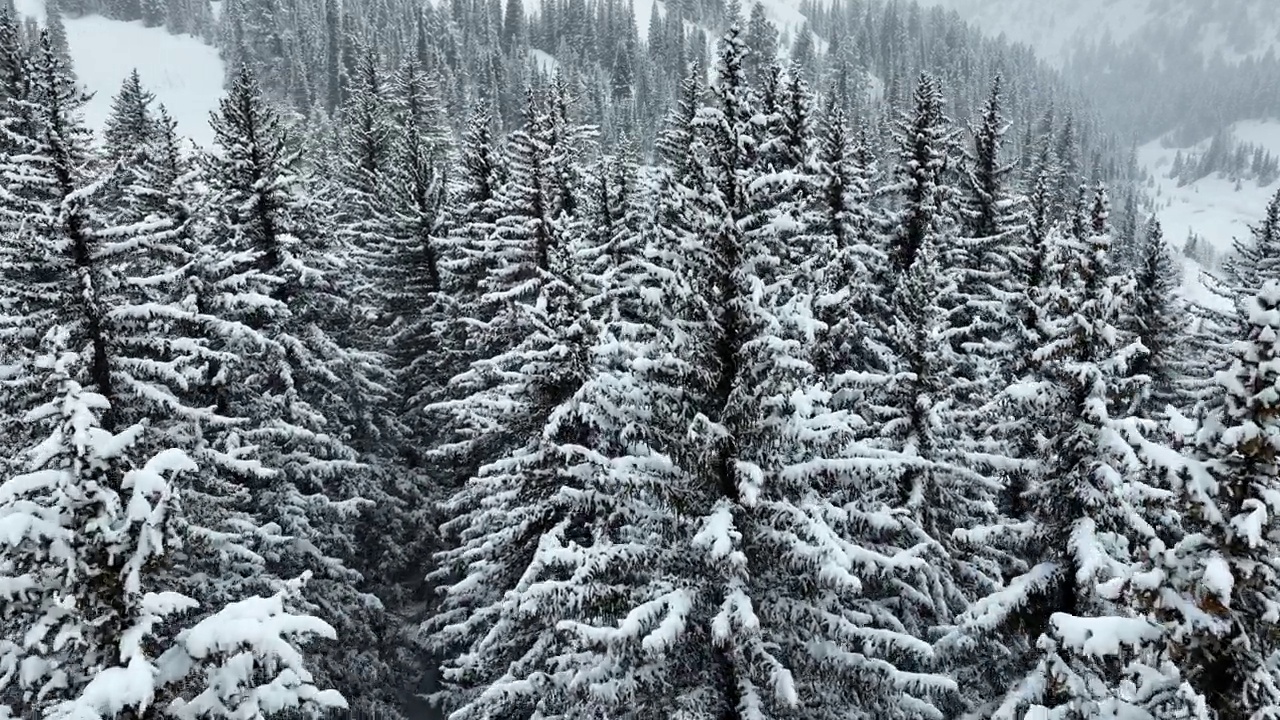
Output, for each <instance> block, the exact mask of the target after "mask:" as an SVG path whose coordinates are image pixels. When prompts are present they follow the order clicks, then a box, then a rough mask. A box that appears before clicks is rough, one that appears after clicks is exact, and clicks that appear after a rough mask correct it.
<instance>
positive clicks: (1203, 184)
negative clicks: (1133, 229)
mask: <svg viewBox="0 0 1280 720" xmlns="http://www.w3.org/2000/svg"><path fill="white" fill-rule="evenodd" d="M1232 132H1233V133H1234V135H1235V137H1236V139H1237V140H1239V141H1241V142H1248V143H1253V144H1255V145H1260V146H1262V147H1263V148H1265V149H1266V150H1268V151H1270V152H1271V153H1272V154H1274V155H1280V121H1260V120H1251V121H1245V122H1239V123H1236V124H1235V125H1234V126H1232ZM1207 144H1208V141H1207V140H1206V141H1205V142H1204V143H1201V145H1200V146H1197V148H1195V150H1199V151H1203V150H1204V149H1205V147H1206V146H1207ZM1178 150H1179V148H1170V147H1164V145H1163V144H1162V143H1161V142H1160V141H1158V140H1157V141H1154V142H1150V143H1147V144H1146V145H1143V146H1142V147H1140V148H1138V163H1139V164H1140V165H1141V166H1142V167H1143V168H1145V169H1146V170H1147V172H1148V173H1150V174H1151V176H1152V177H1153V178H1154V180H1153V184H1152V186H1151V187H1149V188H1148V190H1149V192H1150V194H1151V196H1152V198H1153V200H1154V201H1155V203H1156V215H1157V217H1159V219H1160V224H1161V225H1162V226H1163V227H1164V235H1165V238H1166V239H1168V241H1169V243H1170V245H1171V246H1172V247H1173V250H1174V255H1175V257H1177V258H1182V255H1181V250H1182V245H1183V243H1184V242H1185V241H1186V239H1187V236H1188V235H1190V234H1191V233H1195V234H1196V235H1199V236H1200V237H1202V238H1204V239H1205V240H1206V241H1207V242H1208V243H1209V245H1210V246H1211V247H1213V249H1214V252H1215V253H1217V255H1218V257H1219V258H1221V257H1223V256H1225V255H1227V254H1228V253H1230V252H1231V251H1232V247H1233V245H1234V241H1235V240H1236V239H1237V238H1247V237H1248V236H1249V226H1250V225H1253V224H1256V223H1257V222H1258V221H1259V220H1261V219H1262V215H1263V213H1264V212H1265V211H1266V207H1267V203H1268V202H1269V201H1270V200H1271V198H1272V197H1273V196H1274V195H1275V194H1276V191H1277V190H1278V189H1280V182H1277V183H1273V184H1271V185H1267V186H1259V185H1258V183H1257V182H1255V181H1249V180H1246V181H1243V182H1242V183H1240V187H1239V189H1237V188H1236V184H1235V183H1234V182H1233V181H1231V180H1229V179H1227V178H1226V177H1224V176H1223V175H1222V174H1220V173H1215V174H1213V175H1210V176H1208V177H1204V178H1201V179H1200V180H1197V181H1196V182H1193V183H1189V184H1187V185H1185V186H1183V187H1178V181H1177V180H1176V179H1174V178H1170V177H1169V170H1170V168H1172V166H1173V160H1174V157H1176V156H1177V154H1178ZM1182 150H1183V151H1184V153H1185V152H1186V151H1187V150H1188V149H1187V148H1183V149H1182ZM1201 272H1202V271H1201V269H1200V267H1199V266H1198V265H1196V264H1195V263H1191V262H1188V263H1186V276H1185V278H1184V283H1183V289H1184V294H1185V295H1186V296H1187V297H1188V298H1189V299H1191V300H1193V301H1195V302H1197V303H1200V304H1202V305H1208V306H1210V307H1215V308H1220V309H1229V308H1224V307H1223V301H1222V299H1221V298H1219V297H1217V296H1216V295H1213V294H1212V293H1210V292H1209V291H1208V290H1207V289H1206V288H1205V287H1204V285H1203V283H1202V282H1201V280H1200V276H1201Z"/></svg>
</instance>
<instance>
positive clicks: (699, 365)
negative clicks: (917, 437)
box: [670, 27, 947, 718]
mask: <svg viewBox="0 0 1280 720" xmlns="http://www.w3.org/2000/svg"><path fill="white" fill-rule="evenodd" d="M745 55H746V49H745V47H744V45H743V43H742V38H741V35H740V33H739V31H738V30H737V28H736V27H734V28H731V29H730V30H729V32H728V33H727V34H726V36H725V37H724V38H722V40H721V43H720V49H719V60H718V64H717V73H716V78H715V82H714V84H713V86H712V92H711V97H712V103H711V104H710V105H709V106H707V107H703V108H702V109H701V110H699V111H698V113H697V115H696V117H695V121H694V126H693V128H694V132H693V133H692V135H691V137H692V138H693V139H694V141H693V142H692V143H691V144H690V147H691V148H693V149H694V150H695V154H694V155H693V156H692V157H691V158H687V159H685V160H683V161H678V162H680V163H689V164H693V163H697V161H698V159H699V155H701V157H702V158H703V160H702V162H701V163H700V165H702V166H703V167H704V168H705V170H704V171H705V172H706V173H707V174H706V175H705V176H703V177H705V178H706V182H705V183H704V184H703V187H704V189H703V190H702V192H701V193H700V194H699V195H698V196H697V197H696V203H697V205H696V206H695V207H696V211H695V212H696V214H692V213H691V215H692V217H689V216H686V218H685V220H684V222H685V223H690V221H691V220H692V223H690V224H691V225H692V226H694V227H700V228H701V230H699V231H697V232H695V233H694V234H693V235H692V239H693V240H694V242H693V244H692V245H691V246H690V247H688V248H687V249H686V250H685V253H686V259H685V262H687V263H689V265H688V266H689V267H691V268H692V267H698V268H703V270H702V272H701V273H698V274H696V275H695V276H694V277H692V278H691V280H692V281H693V282H692V283H691V286H690V291H691V293H690V294H691V296H692V297H693V298H694V299H695V303H694V305H695V306H698V305H700V306H702V307H704V308H706V310H705V314H704V315H703V319H702V320H701V321H699V322H693V323H690V324H689V325H687V326H686V328H687V331H688V332H689V333H690V339H691V341H692V342H693V343H696V344H695V345H694V346H693V347H695V348H698V349H697V351H696V352H692V353H688V357H690V358H695V359H696V362H694V363H693V364H692V366H691V367H690V368H689V370H688V372H689V375H688V376H687V377H688V379H689V381H688V383H687V387H689V388H697V389H699V390H698V391H697V392H696V394H695V395H692V396H691V397H690V398H689V400H690V401H692V403H693V406H692V409H693V410H694V411H695V412H696V414H694V415H693V416H692V417H691V418H690V420H691V422H690V424H689V428H690V432H689V434H688V435H687V436H686V438H685V439H684V440H683V442H681V443H680V445H682V446H683V448H681V450H680V451H679V452H678V454H677V457H678V458H679V462H681V463H682V469H683V472H684V474H685V477H682V478H681V483H682V484H683V485H685V486H686V487H687V490H685V491H684V493H685V496H684V501H683V503H682V504H683V506H684V507H685V508H688V509H687V510H685V511H684V514H685V515H686V516H687V517H688V521H689V522H690V523H692V527H691V528H690V531H691V532H692V533H693V534H692V542H693V546H694V548H695V549H696V550H697V552H699V553H701V554H702V555H700V556H699V557H696V558H693V559H691V560H686V561H685V562H684V563H682V564H681V565H678V566H677V567H676V568H675V569H673V571H672V572H677V573H679V575H678V576H683V577H689V576H692V577H694V578H696V582H695V584H694V587H696V588H698V594H697V596H696V598H697V600H696V605H695V606H694V608H693V609H692V611H691V612H692V613H693V614H692V618H693V620H691V621H689V625H691V626H692V628H693V630H692V631H691V632H686V633H685V635H684V637H683V638H681V642H680V643H679V645H677V646H676V647H675V648H674V649H673V650H672V651H670V656H671V657H678V658H680V662H681V666H682V667H691V668H696V672H694V673H691V674H690V675H689V676H688V678H687V680H686V682H688V683H689V685H688V686H687V687H688V688H689V689H688V690H687V691H686V692H685V694H684V695H683V696H682V703H690V704H691V705H688V706H686V707H685V708H684V714H682V715H681V716H686V715H688V716H693V717H702V716H706V715H715V716H727V717H749V718H756V717H768V716H772V715H774V714H776V713H789V712H796V711H802V712H804V713H807V714H812V715H813V716H815V717H827V716H831V717H834V716H838V715H840V714H842V713H847V712H848V710H849V708H850V706H851V705H852V704H853V701H852V698H854V697H858V698H859V699H860V700H861V701H862V703H861V705H859V707H860V708H862V709H865V712H867V713H868V715H875V714H877V713H883V714H886V715H887V716H893V715H894V713H897V712H904V713H912V712H916V711H922V712H927V711H926V710H924V708H926V707H931V702H932V700H933V696H934V695H935V694H936V693H937V692H938V691H940V690H945V688H946V687H947V682H946V681H945V680H944V679H942V678H939V677H936V676H930V675H927V674H920V673H914V672H911V671H904V670H903V669H902V668H901V667H899V666H898V664H897V663H900V662H902V661H906V662H907V663H910V662H914V661H917V660H919V658H920V657H921V656H922V655H927V654H928V653H929V650H928V648H927V647H925V646H922V645H921V644H920V643H917V642H916V641H915V640H914V639H913V638H911V637H910V636H909V635H907V634H905V633H903V632H902V622H901V620H900V619H898V618H897V617H896V616H895V612H894V609H893V608H892V607H891V603H886V602H884V598H885V597H887V596H888V595H889V593H890V592H891V591H888V590H886V591H885V593H884V595H881V594H879V593H878V592H877V590H878V588H876V587H874V586H877V585H878V583H880V582H883V583H884V587H885V588H887V587H889V586H894V585H895V584H901V585H900V587H899V589H901V588H903V587H906V586H907V585H909V584H910V582H911V580H912V579H913V578H912V573H913V571H914V570H915V569H916V568H917V566H918V563H919V560H918V559H916V558H912V557H906V556H903V555H901V554H899V551H898V550H897V549H895V548H893V547H886V546H885V545H884V544H883V543H882V542H881V538H879V537H878V528H881V527H883V526H884V523H892V522H893V520H891V519H889V518H888V517H887V514H886V513H885V512H883V511H882V510H881V508H879V507H877V506H876V503H875V502H874V500H869V498H867V497H866V496H865V492H868V491H870V486H872V485H873V484H874V483H872V482H868V481H869V480H870V478H871V476H873V475H874V474H875V470H874V468H876V467H880V466H881V464H880V463H878V460H880V459H881V457H877V455H875V454H874V453H873V454H869V455H868V456H867V457H862V458H850V457H849V456H848V455H847V453H848V448H847V447H846V446H847V445H848V442H849V440H851V439H852V438H853V433H852V430H851V428H850V427H849V424H850V423H851V422H853V421H855V418H852V417H850V416H849V415H848V414H847V413H845V412H843V411H840V410H838V409H834V408H831V407H829V401H830V395H829V391H827V390H826V389H825V388H824V387H823V383H822V380H821V379H819V378H817V377H816V371H815V369H814V367H813V364H812V362H811V361H810V360H809V353H810V352H811V351H812V347H813V345H814V344H815V343H814V341H815V339H816V338H815V336H816V335H817V333H818V331H819V327H818V326H819V324H818V323H817V322H816V321H815V320H814V319H813V317H812V311H811V306H812V303H813V291H812V290H806V286H807V284H808V282H807V280H806V279H804V278H801V277H799V276H800V275H801V274H802V273H803V272H805V270H804V269H803V268H804V266H803V264H802V263H800V262H797V261H796V259H795V258H793V257H792V256H791V255H790V254H789V253H788V252H785V248H784V249H780V248H779V247H778V245H779V243H778V241H777V238H776V236H773V235H771V234H770V233H769V232H768V231H767V230H766V228H769V227H771V226H770V225H769V223H768V222H763V223H752V222H746V220H747V219H748V218H752V217H769V218H772V217H775V216H774V215H772V214H771V213H770V208H769V206H768V200H769V199H770V198H772V197H774V196H772V194H771V193H769V192H760V193H759V194H758V196H759V197H758V199H760V200H761V201H762V203H761V204H760V205H757V204H756V202H755V201H756V200H757V193H756V190H757V189H760V190H764V189H765V187H766V186H767V183H764V184H760V185H757V184H756V183H755V182H754V180H755V178H757V177H767V176H768V173H770V172H772V170H771V168H770V165H769V163H774V162H779V160H778V158H783V157H786V155H787V154H788V152H789V153H790V154H791V155H792V157H793V158H795V159H794V160H793V161H792V162H796V163H800V164H801V168H803V164H804V163H805V161H806V158H807V154H808V153H807V150H803V149H802V148H806V147H807V145H808V140H806V139H804V137H805V136H806V135H807V133H808V132H809V130H808V128H807V127H805V125H806V124H805V123H799V124H797V125H796V126H794V127H795V129H796V130H797V131H798V134H797V137H799V138H801V142H799V143H797V144H795V145H793V146H791V147H790V148H787V149H786V150H787V152H774V150H783V149H784V148H782V147H781V146H779V147H776V148H772V149H769V150H767V151H764V150H763V147H762V145H761V144H760V136H759V134H758V132H759V129H760V126H759V125H757V123H756V121H755V118H757V117H758V116H759V114H758V111H757V104H756V103H757V101H756V98H755V96H754V93H753V92H752V90H751V88H750V87H749V86H748V85H747V83H746V81H745V75H744V73H743V69H742V67H743V58H744V56H745ZM777 105H778V107H779V108H781V107H784V105H783V104H781V103H778V104H777ZM682 107H683V106H682ZM782 125H783V123H774V126H775V127H782ZM677 127H679V125H677ZM768 133H769V131H768V130H765V131H764V137H766V138H768V137H770V136H769V134H768ZM779 137H781V134H779ZM764 158H768V159H764ZM679 168H681V165H677V169H676V173H673V175H676V174H677V173H678V176H680V177H683V178H696V177H698V175H695V174H693V173H688V172H683V171H681V170H680V169H679ZM779 169H781V168H779ZM782 209H783V210H784V211H786V213H787V214H789V213H790V210H787V209H786V208H782ZM753 226H754V227H753ZM779 229H783V230H784V232H786V224H785V223H780V224H779ZM821 237H825V236H820V238H821ZM807 259H808V258H806V260H807ZM683 463H687V464H683ZM855 498H857V499H858V500H855ZM859 500H860V501H865V504H861V503H860V502H858V501H859ZM828 503H831V505H829V504H828ZM834 507H840V508H842V509H841V510H840V511H838V512H835V511H833V508H834ZM873 527H874V528H877V529H876V530H872V529H870V528H873ZM864 583H865V585H864ZM868 586H872V587H868ZM835 618H843V620H842V621H833V620H834V619H835ZM817 637H821V638H824V639H825V642H824V643H823V646H824V647H831V648H837V649H838V650H835V651H833V652H831V653H819V652H814V645H813V644H812V643H811V641H812V639H813V638H817ZM871 637H875V638H877V640H876V641H874V642H869V639H870V638H871ZM872 646H874V648H872ZM708 652H709V653H710V657H708V656H707V655H706V654H705V653H708ZM864 653H866V654H864ZM830 673H834V675H832V674H830ZM908 677H910V678H911V679H910V681H908V680H907V678H908ZM833 678H839V681H833ZM801 708H803V710H800V709H801Z"/></svg>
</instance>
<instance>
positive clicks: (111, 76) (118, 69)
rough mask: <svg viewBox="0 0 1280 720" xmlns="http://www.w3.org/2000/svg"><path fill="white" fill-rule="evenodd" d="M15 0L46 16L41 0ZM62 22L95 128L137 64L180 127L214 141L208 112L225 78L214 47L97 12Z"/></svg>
mask: <svg viewBox="0 0 1280 720" xmlns="http://www.w3.org/2000/svg"><path fill="white" fill-rule="evenodd" d="M15 4H16V7H17V9H18V12H19V14H21V15H23V16H25V17H31V18H35V19H37V20H39V21H40V22H44V0H17V2H16V3H15ZM219 4H220V3H215V6H216V5H219ZM63 24H64V25H65V26H66V28H67V44H68V45H69V46H70V48H71V62H72V63H73V64H74V66H75V72H76V76H77V77H78V78H79V79H80V82H81V83H82V84H83V85H84V86H85V87H86V88H87V89H88V90H89V91H90V92H91V93H93V99H91V100H90V101H89V103H88V104H87V105H86V106H85V108H84V119H85V122H86V123H87V124H88V125H89V127H91V128H93V130H94V131H95V132H101V131H102V127H103V125H104V124H105V123H106V120H107V116H108V115H109V114H110V112H111V99H112V98H113V97H115V95H116V93H117V92H119V90H120V85H121V84H122V83H123V82H124V80H125V78H126V77H128V76H129V73H131V72H133V70H134V69H135V68H136V69H137V70H138V72H139V73H140V74H141V76H142V83H143V85H144V86H145V87H146V88H147V89H148V90H150V91H151V92H153V93H155V96H156V102H157V103H158V104H159V103H163V104H164V106H165V107H166V108H168V110H169V114H170V115H172V116H173V119H174V120H175V121H176V122H177V124H178V132H180V133H182V134H183V135H184V136H186V137H189V138H191V140H193V141H194V142H195V143H196V144H197V145H200V146H204V147H207V146H209V145H211V144H212V143H213V131H212V130H211V129H210V127H209V113H211V112H213V111H214V110H217V108H218V100H219V99H220V98H221V97H222V94H223V79H224V78H225V71H224V68H223V64H222V58H220V57H218V51H217V50H216V49H214V48H213V47H211V46H209V45H206V44H204V42H203V41H202V40H200V39H199V38H197V37H194V36H191V35H171V34H169V32H168V31H166V30H165V29H164V28H149V27H146V26H144V25H143V24H142V23H141V22H122V21H119V20H109V19H107V18H104V17H102V16H100V15H87V16H85V17H81V18H63Z"/></svg>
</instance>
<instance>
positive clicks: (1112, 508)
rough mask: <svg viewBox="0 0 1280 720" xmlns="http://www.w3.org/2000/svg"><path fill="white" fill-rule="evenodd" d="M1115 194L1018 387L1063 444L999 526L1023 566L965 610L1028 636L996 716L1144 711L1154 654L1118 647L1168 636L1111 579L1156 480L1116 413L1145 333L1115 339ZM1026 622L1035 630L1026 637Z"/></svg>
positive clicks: (970, 624)
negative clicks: (1011, 517)
mask: <svg viewBox="0 0 1280 720" xmlns="http://www.w3.org/2000/svg"><path fill="white" fill-rule="evenodd" d="M1106 204H1107V203H1106V196H1105V192H1104V191H1103V190H1102V189H1101V188H1100V189H1099V190H1098V191H1097V193H1096V194H1095V199H1094V203H1093V210H1092V212H1091V216H1090V231H1091V235H1090V236H1089V240H1088V245H1087V247H1086V248H1085V249H1084V251H1083V252H1081V254H1080V257H1079V258H1078V259H1077V261H1076V263H1075V265H1076V271H1077V277H1078V278H1079V285H1078V286H1076V287H1072V286H1066V287H1062V288H1061V290H1060V291H1059V292H1060V293H1061V294H1062V295H1061V297H1060V299H1059V302H1064V303H1068V304H1069V305H1070V306H1071V307H1073V309H1074V310H1075V312H1074V313H1072V314H1070V315H1065V316H1060V317H1061V319H1060V320H1059V321H1057V323H1056V325H1055V326H1054V330H1053V331H1052V334H1051V335H1049V336H1047V337H1046V340H1047V344H1046V345H1044V346H1042V347H1041V348H1039V349H1037V350H1036V353H1037V355H1038V356H1039V357H1041V358H1043V361H1042V363H1043V364H1042V365H1041V366H1040V367H1041V369H1040V370H1039V371H1038V372H1037V373H1036V375H1035V376H1033V377H1030V378H1027V379H1026V380H1024V381H1023V382H1022V383H1021V384H1020V385H1019V386H1018V387H1019V389H1018V390H1017V391H1016V393H1015V395H1014V397H1020V398H1023V399H1024V401H1027V400H1029V401H1030V402H1031V405H1030V407H1028V408H1027V410H1025V411H1024V412H1036V413H1041V414H1045V415H1047V417H1046V421H1047V422H1048V423H1051V425H1050V426H1049V427H1046V428H1045V429H1044V431H1043V432H1044V434H1043V437H1044V438H1045V440H1046V441H1047V444H1046V445H1045V446H1044V447H1046V448H1054V449H1055V451H1054V452H1052V453H1049V452H1043V451H1042V452H1043V454H1042V455H1041V456H1040V459H1039V461H1038V463H1037V466H1036V467H1034V469H1033V470H1032V471H1031V477H1032V480H1031V482H1030V483H1029V484H1028V486H1027V488H1026V490H1025V491H1024V494H1023V502H1024V503H1025V504H1026V513H1027V517H1028V519H1029V522H1028V523H1027V524H1026V525H1024V526H1023V528H1022V529H1015V528H1013V527H1010V528H1007V529H1006V530H1004V531H1003V532H1004V533H1007V534H1006V537H1009V538H1010V539H1011V540H1013V542H1014V543H1015V544H1014V545H1013V548H1014V552H1015V553H1016V556H1017V557H1020V558H1024V559H1025V560H1024V561H1025V565H1024V566H1023V568H1022V569H1021V570H1020V572H1019V573H1018V574H1017V575H1015V576H1014V577H1013V578H1012V579H1011V580H1009V582H1008V583H1007V585H1006V587H1005V588H1002V589H1000V590H997V591H996V592H995V593H993V594H991V595H989V596H988V597H986V598H984V599H982V600H980V601H978V602H976V603H974V605H973V606H972V607H971V608H970V609H969V610H968V611H967V612H966V613H965V615H964V616H963V617H962V618H961V625H962V627H965V628H967V632H969V633H971V634H972V635H973V636H974V637H990V636H991V635H992V634H995V636H996V637H1009V638H1011V639H1014V640H1015V642H1017V644H1016V645H1015V647H1020V648H1026V650H1025V651H1024V652H1025V654H1024V655H1023V654H1021V653H1019V654H1020V655H1021V657H1013V658H1011V660H1012V663H1011V665H1010V666H1007V668H1008V669H1007V672H1009V673H1010V675H1011V677H1009V678H1008V680H1007V682H1008V684H1007V687H1008V688H1009V689H1008V690H1007V692H1006V694H1005V696H1004V698H1003V699H1002V700H1000V701H997V702H996V703H995V704H994V705H993V706H992V708H991V710H989V711H992V712H994V714H993V717H1002V718H1004V717H1008V718H1013V717H1022V716H1023V714H1024V713H1027V712H1032V711H1038V712H1052V713H1058V714H1061V715H1062V716H1064V717H1093V716H1095V715H1096V714H1097V713H1105V714H1111V713H1128V712H1140V711H1141V706H1142V701H1141V698H1136V697H1134V696H1131V695H1128V694H1126V693H1125V691H1124V687H1125V682H1126V681H1130V679H1131V678H1130V676H1129V675H1128V673H1136V674H1137V675H1138V676H1141V674H1142V673H1143V672H1144V668H1145V666H1143V665H1142V664H1141V663H1135V664H1130V665H1128V666H1125V665H1124V664H1123V663H1121V662H1118V660H1119V659H1121V658H1135V657H1136V658H1144V657H1146V653H1148V652H1149V649H1150V647H1151V646H1152V644H1154V643H1155V642H1157V641H1159V640H1160V638H1161V635H1160V632H1159V628H1158V627H1157V626H1156V625H1155V624H1153V623H1152V622H1150V621H1149V620H1147V619H1145V618H1144V617H1142V616H1141V614H1140V613H1138V612H1137V611H1136V610H1135V609H1134V608H1132V607H1129V606H1127V605H1126V604H1125V603H1123V602H1122V601H1121V598H1119V597H1117V593H1116V591H1115V590H1113V589H1112V588H1113V586H1114V584H1115V582H1123V581H1124V580H1126V579H1127V578H1128V576H1129V574H1130V570H1131V569H1132V567H1133V563H1134V562H1135V561H1136V559H1137V558H1135V557H1134V556H1132V555H1131V549H1132V548H1134V547H1136V546H1139V545H1145V544H1147V542H1148V541H1149V540H1150V539H1151V533H1152V528H1151V526H1150V524H1149V523H1148V522H1146V520H1145V517H1146V514H1145V511H1146V504H1147V503H1149V502H1150V500H1151V499H1152V498H1154V497H1158V495H1159V492H1158V491H1157V490H1156V489H1155V488H1153V487H1152V486H1151V485H1150V484H1149V483H1148V482H1147V476H1146V475H1145V474H1144V473H1143V472H1142V471H1141V469H1142V466H1143V457H1142V452H1141V451H1142V450H1145V449H1146V446H1145V445H1143V444H1141V443H1138V442H1136V441H1135V436H1136V433H1137V432H1138V431H1139V430H1140V429H1141V428H1140V427H1138V426H1135V425H1134V424H1133V423H1132V422H1130V421H1129V420H1128V419H1127V418H1125V417H1123V416H1113V415H1112V414H1111V412H1110V410H1111V408H1110V400H1111V398H1114V397H1116V396H1118V394H1119V393H1120V392H1121V384H1122V381H1123V379H1124V374H1123V373H1124V370H1125V368H1126V366H1127V364H1128V363H1129V362H1130V359H1131V358H1132V357H1133V355H1134V353H1136V352H1138V351H1139V350H1140V347H1141V346H1138V345H1132V346H1128V347H1119V346H1118V344H1117V342H1116V339H1117V337H1118V332H1117V330H1116V324H1117V322H1118V321H1119V313H1120V311H1121V309H1122V307H1123V306H1124V303H1126V302H1127V301H1128V300H1127V296H1126V295H1125V294H1124V293H1123V292H1122V287H1123V285H1122V283H1120V282H1119V279H1118V278H1114V277H1112V276H1111V275H1110V273H1109V269H1108V264H1107V251H1108V249H1109V245H1110V228H1109V226H1108V223H1107V213H1106ZM1076 292H1078V293H1079V294H1076ZM1033 408H1034V410H1033ZM1021 633H1027V637H1025V638H1023V639H1022V640H1021V641H1017V636H1018V635H1019V634H1021ZM1101 638H1106V643H1105V644H1102V643H1100V642H1099V640H1100V639H1101Z"/></svg>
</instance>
